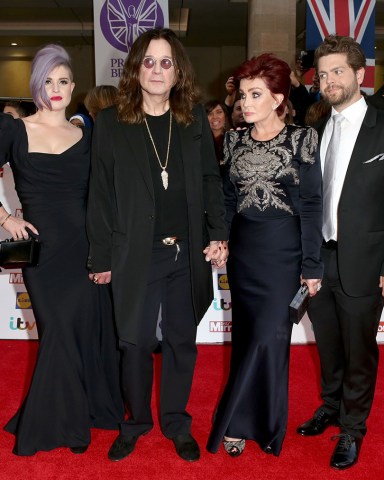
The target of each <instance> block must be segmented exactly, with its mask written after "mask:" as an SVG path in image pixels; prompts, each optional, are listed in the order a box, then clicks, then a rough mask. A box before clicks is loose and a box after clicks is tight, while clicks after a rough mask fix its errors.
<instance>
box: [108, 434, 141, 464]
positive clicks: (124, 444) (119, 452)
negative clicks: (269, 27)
mask: <svg viewBox="0 0 384 480" xmlns="http://www.w3.org/2000/svg"><path fill="white" fill-rule="evenodd" d="M138 438H139V437H138V436H135V435H132V436H130V437H123V435H119V436H118V437H117V438H116V439H115V441H114V442H113V443H112V446H111V448H110V449H109V452H108V458H109V459H110V460H112V461H113V462H118V461H119V460H122V459H123V458H125V457H127V456H128V455H129V454H130V453H132V452H133V450H134V449H135V445H136V442H137V439H138Z"/></svg>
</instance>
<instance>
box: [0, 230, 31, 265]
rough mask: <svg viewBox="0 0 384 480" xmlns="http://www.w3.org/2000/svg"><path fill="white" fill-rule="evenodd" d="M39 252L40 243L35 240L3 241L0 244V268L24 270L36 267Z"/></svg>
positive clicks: (11, 239)
mask: <svg viewBox="0 0 384 480" xmlns="http://www.w3.org/2000/svg"><path fill="white" fill-rule="evenodd" d="M39 252H40V242H39V241H38V240H37V239H36V238H33V237H29V238H28V240H25V239H22V240H13V238H10V239H7V240H3V241H1V242H0V267H3V268H24V267H28V266H34V265H37V263H38V261H39Z"/></svg>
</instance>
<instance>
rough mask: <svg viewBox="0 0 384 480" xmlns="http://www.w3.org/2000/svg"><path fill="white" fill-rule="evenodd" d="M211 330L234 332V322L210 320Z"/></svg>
mask: <svg viewBox="0 0 384 480" xmlns="http://www.w3.org/2000/svg"><path fill="white" fill-rule="evenodd" d="M209 331H210V332H225V333H231V332H232V322H229V321H225V322H209Z"/></svg>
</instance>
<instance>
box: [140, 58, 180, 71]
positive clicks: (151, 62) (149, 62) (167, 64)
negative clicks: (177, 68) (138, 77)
mask: <svg viewBox="0 0 384 480" xmlns="http://www.w3.org/2000/svg"><path fill="white" fill-rule="evenodd" d="M142 63H143V65H144V67H145V68H148V69H150V68H153V67H154V66H155V65H156V63H157V60H156V59H155V58H153V57H144V60H143V62H142ZM160 67H161V68H163V69H164V70H169V69H170V68H171V67H173V62H172V60H171V59H170V58H162V59H161V60H160Z"/></svg>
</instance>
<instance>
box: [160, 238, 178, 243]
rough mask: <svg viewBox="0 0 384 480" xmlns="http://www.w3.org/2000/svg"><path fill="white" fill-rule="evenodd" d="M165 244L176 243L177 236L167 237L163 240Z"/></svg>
mask: <svg viewBox="0 0 384 480" xmlns="http://www.w3.org/2000/svg"><path fill="white" fill-rule="evenodd" d="M161 241H162V242H163V243H164V245H175V244H176V242H177V237H166V238H163V239H162V240H161Z"/></svg>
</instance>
